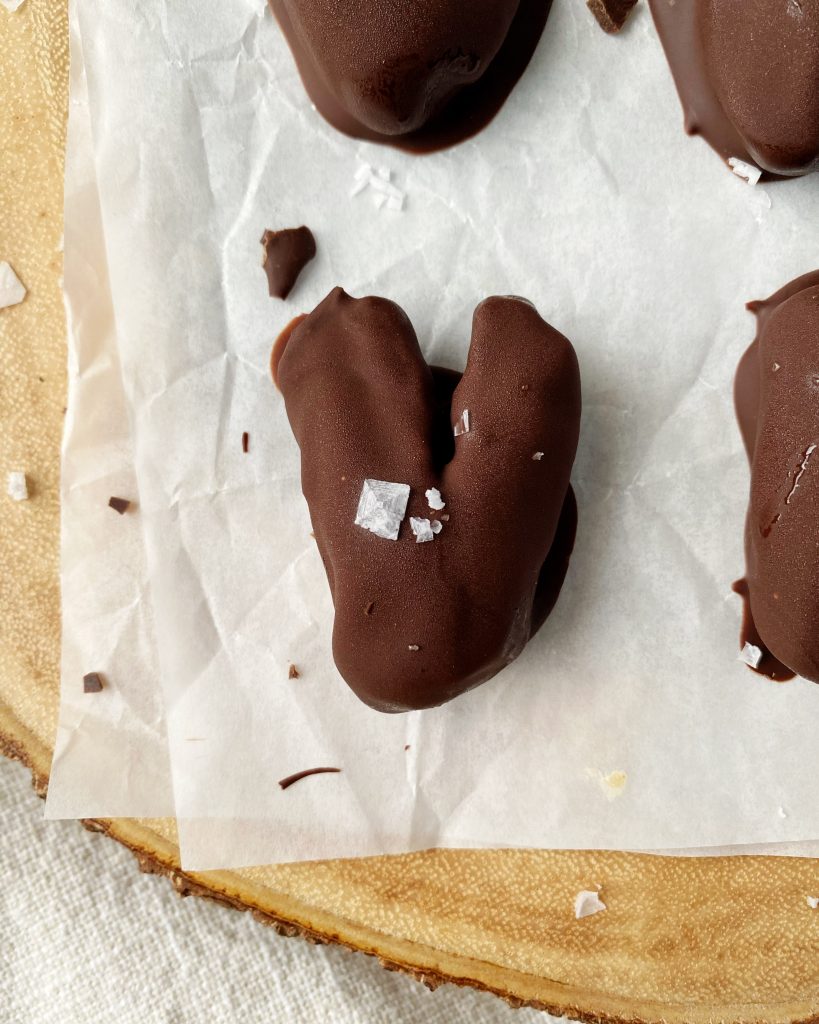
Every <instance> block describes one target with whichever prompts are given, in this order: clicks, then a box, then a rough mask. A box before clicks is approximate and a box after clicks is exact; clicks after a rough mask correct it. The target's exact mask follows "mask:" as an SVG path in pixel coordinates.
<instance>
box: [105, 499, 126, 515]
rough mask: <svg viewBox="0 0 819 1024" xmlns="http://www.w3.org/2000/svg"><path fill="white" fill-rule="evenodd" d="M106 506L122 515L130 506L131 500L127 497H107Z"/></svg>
mask: <svg viewBox="0 0 819 1024" xmlns="http://www.w3.org/2000/svg"><path fill="white" fill-rule="evenodd" d="M108 507H109V508H112V509H113V510H114V511H115V512H119V514H120V515H121V516H124V515H125V513H126V512H127V511H128V509H129V508H130V507H131V502H130V501H129V500H128V499H127V498H114V497H111V498H109V499H108Z"/></svg>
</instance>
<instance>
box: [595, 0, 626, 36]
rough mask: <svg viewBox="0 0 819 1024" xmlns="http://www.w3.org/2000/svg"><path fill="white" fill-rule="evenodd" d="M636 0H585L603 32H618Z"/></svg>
mask: <svg viewBox="0 0 819 1024" xmlns="http://www.w3.org/2000/svg"><path fill="white" fill-rule="evenodd" d="M636 3H637V0H586V6H587V7H588V9H589V10H590V11H591V12H592V14H593V15H594V16H595V18H596V19H597V24H598V25H599V26H600V28H602V29H603V31H604V32H608V33H609V34H612V35H613V34H614V33H616V32H619V31H620V29H621V28H622V27H623V25H625V23H626V21H627V20H628V16H629V15H630V14H631V10H632V8H633V7H634V5H635V4H636Z"/></svg>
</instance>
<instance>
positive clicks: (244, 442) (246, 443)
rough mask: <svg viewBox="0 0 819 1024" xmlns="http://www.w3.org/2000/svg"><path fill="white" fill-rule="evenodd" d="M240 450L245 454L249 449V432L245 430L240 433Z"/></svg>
mask: <svg viewBox="0 0 819 1024" xmlns="http://www.w3.org/2000/svg"><path fill="white" fill-rule="evenodd" d="M242 451H243V452H244V453H245V455H247V453H248V452H249V451H250V434H248V432H247V431H245V432H244V433H243V434H242Z"/></svg>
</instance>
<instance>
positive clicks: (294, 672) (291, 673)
mask: <svg viewBox="0 0 819 1024" xmlns="http://www.w3.org/2000/svg"><path fill="white" fill-rule="evenodd" d="M287 678H288V679H300V678H301V672H299V670H298V669H297V668H296V666H295V665H291V666H290V668H289V669H288V670H287Z"/></svg>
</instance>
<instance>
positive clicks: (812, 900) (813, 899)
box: [805, 896, 819, 910]
mask: <svg viewBox="0 0 819 1024" xmlns="http://www.w3.org/2000/svg"><path fill="white" fill-rule="evenodd" d="M805 902H806V903H807V905H808V906H809V907H810V909H811V910H816V908H817V907H819V896H806V897H805Z"/></svg>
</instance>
